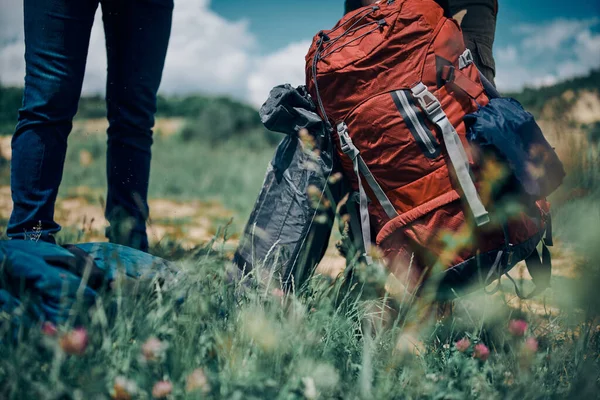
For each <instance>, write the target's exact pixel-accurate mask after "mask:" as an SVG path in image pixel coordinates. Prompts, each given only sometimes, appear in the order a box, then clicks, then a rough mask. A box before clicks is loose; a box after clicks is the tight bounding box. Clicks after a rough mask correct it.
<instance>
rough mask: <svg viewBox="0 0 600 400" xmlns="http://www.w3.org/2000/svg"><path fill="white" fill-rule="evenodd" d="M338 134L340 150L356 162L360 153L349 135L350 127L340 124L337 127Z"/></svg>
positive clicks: (343, 123)
mask: <svg viewBox="0 0 600 400" xmlns="http://www.w3.org/2000/svg"><path fill="white" fill-rule="evenodd" d="M337 133H338V136H339V137H340V148H341V149H342V151H343V152H344V154H346V155H347V156H349V157H350V158H351V159H352V160H354V159H355V158H356V157H357V156H358V155H359V154H360V152H359V151H358V149H357V148H356V146H354V143H352V138H350V134H349V133H348V125H346V123H345V122H340V123H339V124H338V125H337Z"/></svg>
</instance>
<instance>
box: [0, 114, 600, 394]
mask: <svg viewBox="0 0 600 400" xmlns="http://www.w3.org/2000/svg"><path fill="white" fill-rule="evenodd" d="M187 121H188V122H185V121H184V122H183V123H182V124H179V125H177V124H175V125H177V128H176V129H174V132H163V134H158V135H157V138H156V142H155V146H154V158H153V172H152V173H153V175H152V186H151V196H152V198H153V201H154V202H155V203H153V204H154V205H155V207H153V208H154V210H155V211H154V214H153V217H152V218H153V224H154V225H155V227H156V229H158V228H160V227H163V228H164V229H165V232H166V233H165V234H164V235H162V236H160V237H159V239H162V240H157V241H154V248H153V251H154V252H155V253H156V254H159V255H163V256H166V257H169V258H174V259H177V260H178V261H177V265H178V266H179V268H180V273H179V274H178V275H177V276H176V277H175V278H174V280H173V281H172V282H167V283H165V284H162V285H161V284H160V283H159V282H141V283H140V284H139V285H137V286H135V287H133V288H132V287H131V286H128V285H126V284H125V283H119V284H117V285H116V286H115V288H114V289H113V290H112V291H111V293H106V294H105V295H103V296H102V300H101V301H99V302H98V303H97V304H96V306H95V307H94V308H92V309H90V310H82V309H80V307H79V308H76V310H77V311H76V313H75V314H74V315H73V317H72V319H71V320H70V321H71V322H69V323H67V324H65V325H64V326H60V327H57V331H56V332H55V331H54V330H53V329H50V327H48V326H34V327H33V328H32V329H28V330H25V329H21V330H17V331H15V330H14V329H13V325H11V321H12V320H13V318H14V316H13V315H6V314H0V340H1V342H2V344H1V345H0V398H2V399H26V398H27V399H28V398H41V399H105V398H115V399H136V398H140V399H147V398H153V397H155V398H172V399H179V398H190V399H201V398H215V399H216V398H226V399H271V398H277V399H303V398H306V399H329V398H339V399H429V398H435V399H468V398H473V399H479V398H481V399H505V398H506V399H564V398H574V399H588V398H598V393H600V358H599V357H600V320H599V319H598V317H599V315H600V297H599V296H598V294H597V293H598V289H597V288H598V287H599V285H600V274H599V271H600V269H599V264H600V247H599V246H598V243H600V240H599V239H600V200H599V199H600V182H599V179H598V174H599V173H600V162H599V161H598V142H593V141H588V140H587V139H586V140H585V141H583V142H575V143H571V142H570V141H568V140H566V139H565V140H566V141H564V142H561V143H563V144H561V146H562V148H561V151H562V152H563V153H565V154H573V156H572V157H570V158H569V159H568V160H567V162H566V164H567V166H568V168H569V177H568V180H567V182H565V185H564V186H563V188H561V189H560V191H559V192H558V193H556V194H555V195H554V196H553V199H552V201H553V203H554V205H555V234H556V236H557V242H558V246H557V247H555V248H554V250H553V254H554V257H555V261H556V264H557V268H556V273H555V275H554V276H553V287H552V289H550V290H548V291H547V292H546V293H545V294H544V296H542V297H540V298H536V299H534V300H532V301H520V300H518V299H517V298H515V296H514V294H513V293H514V292H513V289H512V288H511V287H510V285H508V284H506V285H503V287H502V290H501V292H500V294H498V295H495V296H487V295H484V294H483V293H475V294H473V295H470V296H468V297H464V298H461V299H458V300H456V301H455V304H454V305H453V311H452V313H445V314H444V315H443V316H442V315H440V316H439V317H436V318H430V319H428V320H427V321H426V322H424V323H421V324H420V325H419V326H418V329H416V328H414V326H415V323H414V322H415V321H414V319H413V318H411V317H410V316H413V315H417V314H418V311H419V310H420V309H422V308H423V307H424V304H422V303H421V302H420V301H418V300H416V299H406V298H403V299H399V300H404V301H403V302H402V303H403V304H404V307H405V310H404V311H406V313H407V314H408V315H409V317H408V318H407V319H406V320H402V321H400V320H397V321H393V320H392V321H387V325H389V326H390V327H388V328H387V329H383V328H381V326H380V325H381V324H383V322H382V321H381V319H382V318H383V317H384V315H385V314H383V313H381V312H380V311H378V310H380V309H381V308H384V306H383V304H384V301H386V300H387V299H379V298H375V297H370V296H368V295H367V293H372V292H374V291H375V290H372V289H378V288H380V286H381V285H384V284H385V283H386V280H385V273H384V272H383V271H382V270H380V269H377V268H375V269H373V270H370V271H362V270H361V272H363V273H359V274H357V275H356V277H355V279H356V280H355V281H354V282H352V283H353V285H351V286H352V288H353V290H351V291H350V292H348V291H347V290H346V288H347V286H348V285H347V284H348V282H344V280H343V279H337V280H336V279H333V278H331V277H329V276H321V275H319V276H315V277H314V278H313V279H312V280H311V281H310V282H309V283H308V284H307V285H306V286H305V287H302V288H298V289H297V290H296V291H295V292H294V293H292V294H289V295H284V294H283V293H282V292H281V291H280V290H278V289H276V283H275V282H272V281H269V280H267V281H266V282H265V281H264V280H263V279H260V280H259V278H258V275H256V276H254V275H253V276H250V277H248V278H246V279H245V280H244V281H242V282H239V281H236V280H231V279H230V276H231V271H232V269H231V268H232V267H231V265H230V261H229V255H230V252H231V249H232V248H233V247H235V237H236V233H237V232H239V230H240V229H241V228H242V227H243V224H244V222H245V219H246V218H247V215H248V213H249V211H250V210H251V208H252V206H253V203H254V201H255V199H256V195H257V193H258V190H259V188H260V185H261V183H262V179H263V175H264V171H265V168H266V165H267V162H268V161H269V160H270V158H271V156H272V152H273V139H272V138H265V136H264V135H263V133H262V132H258V131H254V130H251V131H248V132H249V133H248V134H247V135H238V136H236V137H232V138H226V139H225V140H222V141H219V142H218V143H212V142H210V141H205V140H202V138H204V137H205V136H204V135H205V134H204V133H203V134H200V135H197V136H198V137H196V135H195V134H194V132H195V131H194V129H193V127H194V125H193V124H194V123H195V122H194V120H189V119H188V120H187ZM90 124H92V121H83V122H82V123H81V124H79V125H78V127H77V130H78V131H76V132H74V133H73V135H72V137H71V138H70V148H69V153H68V157H67V158H68V160H67V166H66V168H65V177H64V180H63V185H62V187H61V201H62V202H63V204H62V206H61V205H60V204H59V208H60V209H61V210H63V211H61V212H60V213H59V214H58V215H59V217H60V218H59V222H61V219H62V222H63V223H64V224H65V232H64V233H63V236H62V237H61V240H63V241H69V240H72V239H73V238H74V237H81V236H77V235H80V234H81V226H80V225H81V223H80V222H79V219H77V218H75V219H69V216H70V215H72V214H74V213H76V211H75V209H77V208H79V209H81V210H83V211H82V212H80V213H79V214H77V215H79V216H84V215H85V214H86V212H88V211H89V214H91V215H96V214H98V213H99V214H98V215H97V216H96V218H101V203H102V201H101V197H102V196H103V195H104V190H105V177H104V151H105V149H104V147H105V137H104V136H103V135H102V134H96V133H94V132H95V131H96V129H93V128H92V127H91V125H90ZM167 125H168V124H167ZM186 130H187V132H186ZM581 143H584V145H583V146H582V144H581ZM567 145H568V146H571V147H568V149H569V151H566V150H565V149H566V147H564V146H567ZM6 168H7V167H6V166H4V167H3V170H2V173H1V174H0V177H1V179H3V181H2V182H0V183H1V184H2V185H4V187H6V185H8V181H7V177H8V174H7V171H6ZM2 193H5V194H6V193H9V192H7V191H6V190H4V192H1V191H0V201H1V202H2V206H3V207H7V206H6V204H7V202H8V206H9V205H10V204H9V201H8V200H6V199H4V200H2ZM67 201H71V203H68V202H67ZM75 201H76V202H75ZM74 205H75V206H74ZM86 207H89V208H86ZM3 212H4V214H2V215H3V218H6V217H7V212H6V210H4V211H3ZM230 218H233V220H234V223H233V226H232V227H230V231H229V234H230V235H231V236H232V237H233V238H232V239H229V237H225V238H223V237H222V231H219V234H220V235H221V237H219V238H217V239H219V240H216V241H210V242H209V240H210V239H211V238H212V237H213V236H214V235H215V234H216V233H217V232H218V227H223V226H225V225H226V224H227V223H228V221H229V219H230ZM88 220H89V219H88ZM194 224H197V225H198V226H203V227H204V228H206V232H204V234H203V235H199V236H198V238H197V239H195V242H194V243H191V245H186V246H182V243H183V241H185V240H186V238H189V237H190V235H191V234H192V231H191V230H190V229H189V227H190V226H192V225H193V226H196V225H194ZM173 227H178V228H180V229H174V228H173ZM167 228H169V229H171V228H173V229H171V230H169V229H167ZM86 235H88V236H86ZM94 235H95V234H93V233H90V232H88V233H85V232H84V233H83V240H90V239H94V238H96V236H97V234H96V236H94ZM514 275H515V277H518V278H522V279H519V281H520V282H521V283H523V284H525V285H527V284H530V282H529V280H528V279H527V277H526V276H523V277H521V271H520V270H519V271H517V272H516V273H514ZM182 297H183V298H184V301H183V302H181V301H180V299H181V298H182ZM414 318H417V317H416V316H415V317H414ZM74 321H78V322H77V323H75V322H74ZM78 329H79V330H78ZM408 333H410V336H409V335H408ZM15 334H16V337H17V339H16V340H15V339H14V337H15ZM413 342H414V343H417V344H418V346H417V347H416V348H415V347H414V346H411V345H410V343H413Z"/></svg>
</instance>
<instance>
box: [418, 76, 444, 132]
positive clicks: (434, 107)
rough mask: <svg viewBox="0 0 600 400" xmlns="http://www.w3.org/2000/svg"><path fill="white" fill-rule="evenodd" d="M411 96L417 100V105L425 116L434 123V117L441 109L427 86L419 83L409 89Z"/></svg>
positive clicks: (440, 105)
mask: <svg viewBox="0 0 600 400" xmlns="http://www.w3.org/2000/svg"><path fill="white" fill-rule="evenodd" d="M411 91H412V94H413V96H415V97H416V98H417V100H418V101H419V104H420V105H421V107H422V108H423V110H425V112H426V113H427V115H428V116H429V117H430V118H432V119H433V120H434V122H435V118H434V117H435V116H436V115H437V114H438V112H439V111H440V110H441V109H442V104H441V103H440V101H439V100H438V99H437V98H436V97H435V96H434V95H433V94H432V93H431V92H430V91H429V89H427V86H425V85H424V84H423V82H419V83H418V84H417V85H416V86H414V87H413V88H411Z"/></svg>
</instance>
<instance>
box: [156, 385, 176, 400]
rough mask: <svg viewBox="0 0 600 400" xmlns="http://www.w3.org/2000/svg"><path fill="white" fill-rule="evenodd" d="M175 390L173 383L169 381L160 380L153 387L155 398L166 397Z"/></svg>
mask: <svg viewBox="0 0 600 400" xmlns="http://www.w3.org/2000/svg"><path fill="white" fill-rule="evenodd" d="M172 391H173V384H172V383H171V382H169V381H160V382H156V383H155V384H154V387H153V388H152V397H154V398H155V399H164V398H165V397H167V396H168V395H170V394H171V392H172Z"/></svg>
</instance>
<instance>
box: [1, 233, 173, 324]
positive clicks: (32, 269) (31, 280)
mask: <svg viewBox="0 0 600 400" xmlns="http://www.w3.org/2000/svg"><path fill="white" fill-rule="evenodd" d="M0 266H1V268H0V311H2V312H5V313H7V314H8V315H11V317H12V322H13V323H16V324H17V325H18V324H21V323H23V324H26V325H29V324H31V323H38V322H41V321H49V322H52V323H55V324H60V323H62V322H64V321H65V320H66V319H67V318H68V316H69V312H70V310H71V309H72V307H73V306H75V305H76V304H77V303H78V302H80V304H81V305H82V306H83V307H90V306H92V305H94V304H95V302H96V298H97V296H98V293H99V291H100V290H102V289H105V288H108V287H109V286H110V283H111V282H113V281H114V280H115V279H116V278H117V276H118V275H119V273H123V274H124V275H125V276H126V277H128V278H130V279H136V280H139V279H148V280H152V279H154V278H157V277H158V278H159V279H160V278H163V279H168V278H169V277H174V276H175V275H176V269H175V267H174V266H173V264H171V263H170V262H168V261H165V260H163V259H161V258H158V257H154V256H152V255H150V254H147V253H144V252H141V251H139V250H135V249H132V248H129V247H125V246H120V245H116V244H110V243H85V244H78V245H69V246H65V247H61V246H58V245H55V244H51V243H46V242H41V241H39V242H36V241H30V240H7V241H0ZM88 266H89V267H90V269H89V271H90V274H89V278H88V280H87V282H86V284H85V285H83V284H82V275H83V273H84V270H85V269H86V267H88ZM21 306H25V310H23V309H22V308H23V307H21ZM16 310H20V311H19V313H18V315H16V314H15V311H16Z"/></svg>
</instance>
